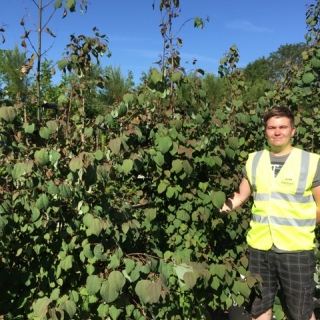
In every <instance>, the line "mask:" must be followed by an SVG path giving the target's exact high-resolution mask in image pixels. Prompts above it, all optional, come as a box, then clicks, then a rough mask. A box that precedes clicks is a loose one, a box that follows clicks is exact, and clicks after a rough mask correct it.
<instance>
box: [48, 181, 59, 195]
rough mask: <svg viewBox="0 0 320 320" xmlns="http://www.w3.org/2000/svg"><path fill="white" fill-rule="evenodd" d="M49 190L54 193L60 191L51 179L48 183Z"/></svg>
mask: <svg viewBox="0 0 320 320" xmlns="http://www.w3.org/2000/svg"><path fill="white" fill-rule="evenodd" d="M47 192H48V193H49V194H52V195H54V194H58V193H59V188H58V187H57V186H56V185H55V184H54V182H53V181H52V180H50V181H49V183H48V187H47Z"/></svg>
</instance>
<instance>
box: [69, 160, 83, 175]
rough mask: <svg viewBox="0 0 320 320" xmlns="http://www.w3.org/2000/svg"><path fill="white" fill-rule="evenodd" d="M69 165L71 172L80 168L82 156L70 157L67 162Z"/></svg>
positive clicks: (81, 166)
mask: <svg viewBox="0 0 320 320" xmlns="http://www.w3.org/2000/svg"><path fill="white" fill-rule="evenodd" d="M69 167H70V170H71V171H73V172H75V171H77V170H79V169H82V168H83V162H82V158H80V157H75V158H72V159H71V161H70V163H69Z"/></svg>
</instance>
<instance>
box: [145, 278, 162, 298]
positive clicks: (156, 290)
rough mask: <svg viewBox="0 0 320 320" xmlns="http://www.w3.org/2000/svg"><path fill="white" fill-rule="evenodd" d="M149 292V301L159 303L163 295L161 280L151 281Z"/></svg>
mask: <svg viewBox="0 0 320 320" xmlns="http://www.w3.org/2000/svg"><path fill="white" fill-rule="evenodd" d="M148 292H149V300H148V302H149V303H157V302H158V301H159V299H160V295H161V284H160V282H151V283H150V284H149V286H148Z"/></svg>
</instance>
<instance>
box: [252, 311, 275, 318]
mask: <svg viewBox="0 0 320 320" xmlns="http://www.w3.org/2000/svg"><path fill="white" fill-rule="evenodd" d="M252 319H254V320H271V319H272V310H271V309H269V310H268V311H266V312H265V313H263V314H261V315H260V316H258V317H256V318H255V317H254V316H252Z"/></svg>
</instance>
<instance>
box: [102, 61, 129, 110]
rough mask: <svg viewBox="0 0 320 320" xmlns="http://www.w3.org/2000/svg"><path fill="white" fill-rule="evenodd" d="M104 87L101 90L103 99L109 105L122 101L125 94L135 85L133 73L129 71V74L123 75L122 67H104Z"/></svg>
mask: <svg viewBox="0 0 320 320" xmlns="http://www.w3.org/2000/svg"><path fill="white" fill-rule="evenodd" d="M104 77H105V79H106V80H105V83H104V87H105V88H104V89H102V90H101V97H102V101H105V102H106V103H107V105H112V104H114V103H117V102H120V101H121V100H122V97H123V95H124V94H125V93H126V92H128V90H129V89H131V88H132V87H133V86H134V82H133V73H132V71H128V76H127V77H125V76H123V74H122V72H121V68H120V67H112V66H108V67H106V68H105V69H104Z"/></svg>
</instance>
